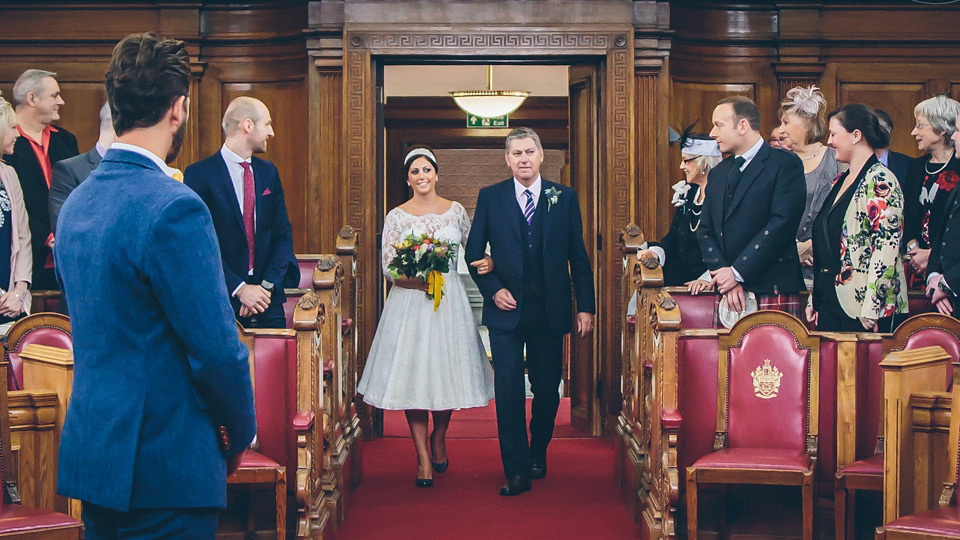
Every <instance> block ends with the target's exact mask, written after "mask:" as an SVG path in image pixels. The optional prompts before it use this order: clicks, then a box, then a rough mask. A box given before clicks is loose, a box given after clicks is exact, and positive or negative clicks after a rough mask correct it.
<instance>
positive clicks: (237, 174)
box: [220, 144, 257, 227]
mask: <svg viewBox="0 0 960 540" xmlns="http://www.w3.org/2000/svg"><path fill="white" fill-rule="evenodd" d="M220 155H221V156H222V157H223V161H224V162H226V164H227V172H228V173H230V181H231V182H233V192H234V193H236V194H237V203H238V204H239V205H240V214H243V165H240V164H241V163H247V164H249V165H250V167H251V168H250V173H251V174H253V164H252V163H251V162H250V158H247V159H243V158H242V157H240V156H238V155H237V154H236V152H234V151H233V150H231V149H229V148H227V145H226V144H224V145H223V146H221V147H220ZM253 223H254V227H256V223H257V215H256V208H254V215H253Z"/></svg>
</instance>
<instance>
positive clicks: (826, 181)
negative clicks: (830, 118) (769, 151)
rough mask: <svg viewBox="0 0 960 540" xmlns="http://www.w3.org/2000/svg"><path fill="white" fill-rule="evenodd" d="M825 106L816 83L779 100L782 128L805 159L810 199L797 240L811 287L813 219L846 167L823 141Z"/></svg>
mask: <svg viewBox="0 0 960 540" xmlns="http://www.w3.org/2000/svg"><path fill="white" fill-rule="evenodd" d="M826 110H827V100H826V99H824V97H823V94H822V93H821V92H820V90H819V89H818V88H817V87H816V86H810V87H808V88H804V87H801V86H797V87H795V88H791V89H790V91H789V92H787V97H786V99H784V100H783V102H782V103H781V104H780V115H779V116H780V129H781V130H782V131H783V132H785V133H786V135H787V137H788V138H789V139H790V141H791V142H792V144H791V145H790V150H792V151H793V152H794V153H795V154H797V156H798V157H799V158H800V160H801V161H802V162H803V176H804V178H805V180H806V182H807V202H806V205H805V206H804V208H803V218H802V219H801V220H800V227H799V228H798V229H797V237H796V240H797V253H798V254H799V255H800V264H801V265H802V270H803V279H804V281H805V282H806V284H807V288H808V289H809V288H810V287H811V286H813V241H812V240H811V237H812V231H813V221H814V219H816V217H817V213H819V212H820V207H822V206H823V202H824V201H825V200H826V198H827V194H828V193H830V188H831V187H832V186H833V181H834V180H835V179H836V178H837V175H838V174H840V171H841V170H843V169H845V167H841V166H840V163H839V162H838V161H837V154H836V152H835V151H834V149H833V148H831V147H829V146H827V145H825V144H823V142H822V141H823V136H824V133H826V127H827V122H826V120H825V118H824V114H825V113H826Z"/></svg>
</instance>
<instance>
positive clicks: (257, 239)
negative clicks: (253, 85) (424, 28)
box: [183, 96, 300, 328]
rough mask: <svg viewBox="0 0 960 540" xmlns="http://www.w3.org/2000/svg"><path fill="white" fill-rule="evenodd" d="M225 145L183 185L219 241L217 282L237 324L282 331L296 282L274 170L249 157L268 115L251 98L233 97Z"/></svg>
mask: <svg viewBox="0 0 960 540" xmlns="http://www.w3.org/2000/svg"><path fill="white" fill-rule="evenodd" d="M223 131H224V134H225V135H226V137H227V140H226V142H224V143H223V146H222V147H221V148H220V151H219V152H217V153H216V154H214V155H212V156H210V157H208V158H206V159H204V160H202V161H199V162H197V163H194V164H193V165H191V166H189V167H187V170H186V171H185V172H184V175H183V182H184V183H185V184H186V185H188V186H190V187H191V188H193V189H194V191H196V192H197V194H198V195H200V198H201V199H203V202H205V203H207V207H208V208H209V209H210V214H211V215H212V216H213V225H214V227H215V228H216V230H217V238H218V239H219V240H220V255H221V257H222V260H223V272H224V279H225V280H226V285H227V291H229V292H230V301H231V303H232V304H233V308H234V312H235V313H236V315H237V318H238V320H239V321H240V324H242V325H243V326H245V327H247V328H283V327H284V326H286V318H285V317H284V314H283V303H284V302H285V301H286V296H285V295H284V293H283V288H284V287H293V286H295V285H296V283H297V282H298V281H299V279H300V270H299V267H298V266H297V259H296V257H295V256H294V254H293V227H292V226H291V225H290V218H289V217H288V216H287V206H286V202H285V201H284V197H283V184H281V183H280V176H279V174H278V173H277V168H276V167H275V166H274V165H273V163H270V162H269V161H267V160H265V159H261V158H259V157H257V156H255V155H254V154H261V153H263V152H266V151H267V141H268V140H269V139H270V138H271V137H273V126H272V120H271V118H270V111H269V110H267V107H266V105H264V104H263V102H261V101H260V100H258V99H254V98H251V97H247V96H240V97H238V98H235V99H234V100H233V101H231V102H230V104H229V105H227V110H226V112H224V114H223Z"/></svg>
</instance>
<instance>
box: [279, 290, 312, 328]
mask: <svg viewBox="0 0 960 540" xmlns="http://www.w3.org/2000/svg"><path fill="white" fill-rule="evenodd" d="M308 292H310V289H284V291H283V293H284V294H285V295H286V296H287V301H286V302H284V303H283V316H284V317H285V318H286V319H287V325H286V328H293V311H294V310H295V309H297V303H298V302H300V299H301V298H303V295H305V294H307V293H308Z"/></svg>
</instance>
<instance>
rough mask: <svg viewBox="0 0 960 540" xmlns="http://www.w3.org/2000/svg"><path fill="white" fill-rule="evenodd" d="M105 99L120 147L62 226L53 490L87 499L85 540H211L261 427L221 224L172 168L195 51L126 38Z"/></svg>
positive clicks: (69, 203) (70, 206)
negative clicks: (69, 379)
mask: <svg viewBox="0 0 960 540" xmlns="http://www.w3.org/2000/svg"><path fill="white" fill-rule="evenodd" d="M106 88H107V96H108V98H109V101H110V108H111V112H112V113H113V127H114V129H115V130H116V133H117V140H116V142H114V143H113V145H112V146H111V148H110V149H109V150H107V153H106V155H104V157H103V160H102V161H101V162H100V165H99V166H98V167H97V169H96V170H94V171H93V172H92V173H91V174H90V176H89V177H88V178H87V179H86V180H84V182H83V183H82V184H80V185H79V186H77V188H76V189H75V190H73V193H71V194H70V197H69V198H68V199H67V200H66V202H64V203H63V208H62V209H61V210H60V216H59V219H58V223H57V244H56V249H55V250H54V257H55V258H56V269H57V275H58V277H59V279H60V282H61V284H62V285H63V294H64V296H65V297H66V299H67V302H68V306H69V311H70V322H71V324H72V327H73V340H74V341H73V355H74V363H75V371H74V379H73V393H72V395H71V398H70V404H69V405H68V406H67V413H66V419H65V420H64V424H63V433H62V435H61V442H60V453H59V469H58V473H57V492H58V493H60V494H61V495H63V496H65V497H70V498H74V499H79V500H80V501H82V502H83V523H84V527H85V534H86V538H87V540H100V539H107V538H110V539H114V540H119V539H125V538H131V539H132V538H194V539H209V540H213V538H214V537H215V536H216V531H217V513H218V508H222V507H224V506H226V498H227V489H226V480H227V476H228V474H229V473H230V472H231V471H232V470H234V469H235V468H236V467H237V466H238V465H239V462H240V456H241V455H242V453H243V450H244V448H246V447H247V445H248V444H250V442H251V441H252V440H253V436H254V433H255V432H256V418H255V413H254V408H253V388H252V386H251V381H250V366H249V363H248V362H249V360H248V352H247V349H246V347H244V346H243V345H242V344H241V343H240V341H239V339H238V337H237V327H236V323H235V322H234V318H233V311H232V310H231V309H230V304H229V303H228V302H227V291H226V288H225V287H224V285H223V269H222V268H221V267H220V252H219V249H218V248H217V237H216V234H215V231H214V229H213V221H212V220H211V219H210V212H209V211H208V210H207V207H206V205H204V204H203V201H202V200H200V197H198V196H197V194H196V193H195V192H194V191H193V190H191V189H190V188H188V187H187V186H184V185H183V184H181V183H179V182H177V181H176V180H174V179H173V178H172V177H171V176H172V174H173V172H174V170H173V169H171V168H170V167H168V166H167V165H166V163H167V162H170V161H173V160H174V159H175V158H176V156H177V152H178V151H179V149H180V145H181V143H182V142H183V134H184V129H185V127H186V125H187V117H188V110H189V106H188V94H189V89H190V62H189V56H188V53H187V49H186V45H185V44H184V43H183V42H182V41H176V40H170V39H161V38H158V37H157V36H155V35H153V34H136V35H131V36H128V37H126V38H124V39H123V40H122V41H121V42H120V43H119V44H118V45H117V47H116V48H115V49H114V52H113V58H112V59H111V61H110V67H109V68H107V74H106Z"/></svg>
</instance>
